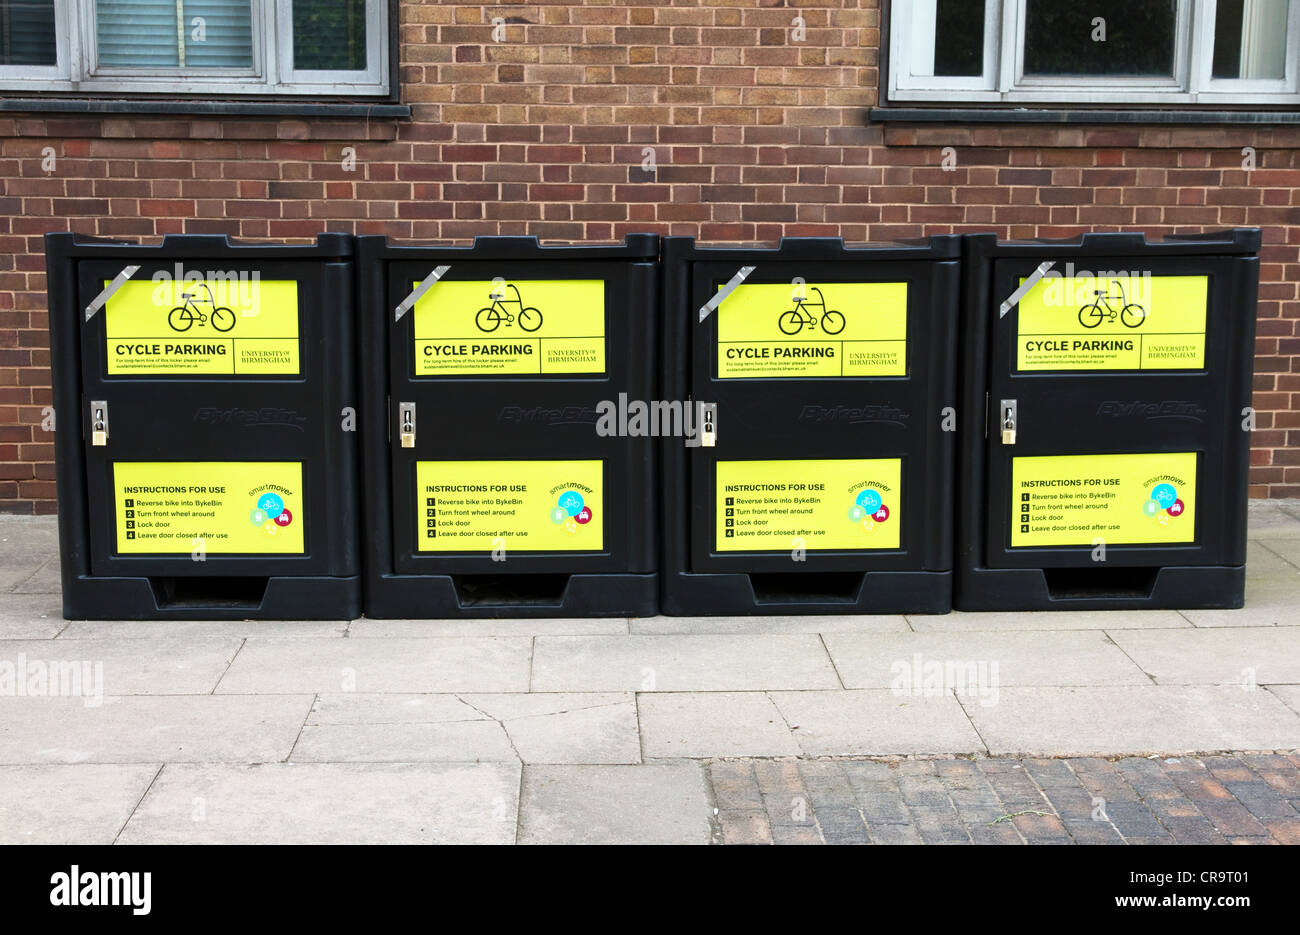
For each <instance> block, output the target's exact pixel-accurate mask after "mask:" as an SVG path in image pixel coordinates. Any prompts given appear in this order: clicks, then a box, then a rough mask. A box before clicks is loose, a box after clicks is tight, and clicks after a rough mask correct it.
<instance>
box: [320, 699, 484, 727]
mask: <svg viewBox="0 0 1300 935" xmlns="http://www.w3.org/2000/svg"><path fill="white" fill-rule="evenodd" d="M486 720H490V718H489V717H488V716H487V715H486V714H484V713H483V712H481V711H476V710H475V709H474V708H472V707H470V706H469V705H468V704H466V703H465V702H464V701H461V699H460V698H459V697H458V696H456V695H400V694H368V693H364V692H340V693H331V694H321V695H317V696H316V703H315V704H314V705H313V706H312V709H311V715H310V716H309V717H308V718H307V723H308V724H309V725H316V726H330V725H351V724H448V723H452V722H455V721H486Z"/></svg>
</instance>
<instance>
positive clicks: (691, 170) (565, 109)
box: [0, 0, 1300, 512]
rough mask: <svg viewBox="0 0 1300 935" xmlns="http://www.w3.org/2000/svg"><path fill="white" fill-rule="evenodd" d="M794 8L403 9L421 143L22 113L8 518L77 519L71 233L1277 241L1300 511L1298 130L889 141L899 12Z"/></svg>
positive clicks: (10, 342)
mask: <svg viewBox="0 0 1300 935" xmlns="http://www.w3.org/2000/svg"><path fill="white" fill-rule="evenodd" d="M774 2H775V0H717V2H704V0H701V2H698V3H696V2H681V0H678V2H675V3H673V4H672V5H663V4H657V3H649V2H647V3H644V4H630V3H591V4H585V5H584V4H581V3H563V2H556V3H538V4H518V5H508V6H488V7H483V6H474V5H460V4H453V3H446V2H434V0H428V2H416V0H403V2H402V4H401V25H400V31H401V52H400V55H401V58H400V61H401V80H402V99H403V101H404V102H407V103H409V104H411V105H412V106H413V109H414V117H413V119H412V120H411V121H410V122H405V121H391V120H370V121H366V120H350V121H335V122H330V121H322V120H310V119H279V120H266V119H251V118H249V119H237V118H219V119H214V118H196V119H154V118H138V119H137V118H125V117H111V118H103V119H101V118H89V117H76V118H69V117H54V116H39V115H33V116H6V117H3V118H0V184H2V185H3V193H2V194H0V206H2V207H3V210H2V211H0V215H2V216H0V509H5V510H18V511H22V512H29V511H36V512H49V511H51V510H53V509H54V496H55V492H54V481H53V477H54V472H53V467H52V464H51V458H52V456H53V445H52V443H51V439H50V436H49V435H48V434H47V433H46V432H44V431H43V430H42V428H41V420H42V408H43V407H45V406H48V405H49V403H50V390H49V382H50V379H49V370H48V364H49V352H48V350H47V347H48V338H47V334H46V328H47V321H46V314H45V291H44V290H45V281H44V280H45V277H44V273H43V269H44V260H43V256H42V243H41V235H42V234H44V233H45V232H46V231H51V230H68V229H71V230H76V231H81V232H84V233H87V234H95V235H100V236H118V237H132V238H143V239H146V240H150V239H155V238H157V237H159V236H161V235H162V234H166V233H172V232H188V233H212V232H219V233H228V234H231V235H235V236H239V237H244V238H251V239H260V238H276V239H281V238H310V237H312V236H313V235H314V234H315V233H316V232H318V231H320V230H324V229H330V230H346V231H356V232H358V233H363V232H365V233H385V234H388V235H390V236H393V237H397V238H403V239H407V238H414V239H421V240H429V239H440V240H457V241H461V240H465V239H468V238H471V237H473V236H474V235H476V234H497V233H502V234H523V233H528V234H536V235H539V236H541V237H543V238H546V239H552V240H587V241H601V240H610V239H615V238H621V237H622V236H623V234H625V233H627V232H631V231H640V230H652V231H660V232H662V233H675V234H693V235H696V236H699V237H702V238H704V239H706V240H713V241H717V240H727V241H738V240H743V241H765V242H769V243H770V242H773V241H775V240H776V239H777V238H778V237H780V236H781V235H783V234H804V235H809V234H822V235H825V234H830V235H838V236H843V237H845V238H846V239H849V240H855V241H858V240H889V239H892V238H896V237H902V236H908V237H910V236H917V235H921V234H926V233H942V232H949V231H965V230H995V231H997V232H998V233H1000V234H1002V235H1004V236H1012V237H1028V236H1040V235H1041V236H1066V235H1070V234H1074V233H1077V232H1079V231H1085V230H1091V229H1103V228H1116V227H1123V228H1129V229H1140V230H1145V231H1148V232H1150V233H1153V234H1154V233H1161V232H1171V231H1194V230H1205V229H1211V228H1218V227H1228V226H1233V225H1257V226H1259V227H1262V228H1263V229H1264V244H1265V246H1264V253H1263V263H1262V284H1261V289H1260V307H1259V339H1258V345H1257V359H1256V365H1255V369H1256V374H1257V375H1256V377H1255V389H1256V394H1255V407H1256V408H1257V410H1258V411H1259V420H1258V426H1259V431H1257V432H1256V433H1255V435H1254V438H1253V441H1254V446H1255V447H1254V451H1253V453H1252V463H1253V465H1254V467H1253V469H1252V477H1251V479H1252V486H1251V493H1252V495H1255V496H1300V444H1298V443H1300V332H1297V330H1296V323H1297V320H1298V319H1300V296H1298V295H1297V287H1296V283H1297V281H1300V193H1298V191H1297V189H1298V187H1300V154H1298V153H1297V146H1298V144H1300V128H1268V127H1264V128H1250V127H1224V128H1219V127H1211V128H1201V129H1190V128H1169V127H1163V128H1156V127H1151V128H1137V127H1135V128H1114V127H1069V128H1057V127H1043V126H1016V127H1005V128H999V127H946V126H945V127H912V128H909V127H895V126H892V125H891V126H890V127H883V126H879V125H877V126H867V125H866V122H865V121H866V109H867V108H868V107H870V106H872V105H874V104H875V103H876V102H877V86H878V64H879V62H880V45H881V32H880V15H879V10H878V7H879V2H878V0H801V2H799V3H798V4H796V5H793V6H773V5H772V4H773V3H774ZM795 15H802V16H804V18H805V20H806V24H807V27H808V31H807V37H806V40H805V41H802V42H796V41H794V40H793V37H792V35H791V29H790V26H791V20H792V19H793V17H794V16H795ZM494 16H505V17H507V18H508V21H509V23H510V25H508V26H507V30H506V31H507V35H506V41H504V42H499V43H498V42H494V41H492V36H491V29H492V27H491V19H492V17H494ZM945 146H952V147H954V149H955V150H956V158H957V164H956V167H955V170H954V171H950V172H945V171H943V170H942V169H941V167H940V164H939V163H940V158H941V155H940V153H941V150H942V148H943V147H945ZM1244 146H1252V147H1254V148H1255V149H1256V151H1257V155H1256V161H1257V162H1256V164H1257V169H1256V170H1255V171H1254V172H1252V173H1250V174H1247V173H1246V172H1244V171H1243V170H1242V155H1241V149H1242V147H1244ZM45 147H52V148H53V150H54V152H55V154H56V167H55V169H54V171H52V172H46V171H44V170H43V168H42V150H43V149H44V148H45ZM345 147H354V148H355V153H356V165H355V169H354V171H347V170H346V169H345V167H344V165H343V157H344V148H345ZM646 147H651V148H653V150H654V153H655V160H656V163H657V166H658V169H657V172H656V173H655V174H654V175H653V176H648V175H647V174H646V173H644V172H643V171H642V169H641V165H642V161H643V159H644V150H645V148H646Z"/></svg>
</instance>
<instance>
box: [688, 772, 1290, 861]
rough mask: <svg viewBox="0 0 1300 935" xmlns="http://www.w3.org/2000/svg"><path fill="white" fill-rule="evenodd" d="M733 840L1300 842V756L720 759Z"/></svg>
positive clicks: (715, 777) (719, 789)
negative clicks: (887, 759) (889, 759)
mask: <svg viewBox="0 0 1300 935" xmlns="http://www.w3.org/2000/svg"><path fill="white" fill-rule="evenodd" d="M709 777H710V780H711V782H712V785H713V792H714V795H715V797H716V805H717V808H718V820H719V824H720V826H721V832H722V842H723V843H724V844H1300V755H1297V754H1290V755H1279V754H1267V755H1251V754H1239V755H1233V756H1205V757H1171V758H1153V759H1147V758H1141V757H1126V758H1120V759H1100V758H1093V757H1077V758H1070V759H1030V758H1024V759H1017V758H1014V757H998V758H986V759H924V760H922V759H916V760H891V761H886V760H866V759H853V760H846V759H836V760H795V759H781V760H754V759H743V760H741V759H734V760H731V759H729V760H712V761H711V762H710V764H709Z"/></svg>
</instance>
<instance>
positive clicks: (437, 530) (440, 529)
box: [415, 461, 605, 557]
mask: <svg viewBox="0 0 1300 935" xmlns="http://www.w3.org/2000/svg"><path fill="white" fill-rule="evenodd" d="M415 479H416V488H417V496H416V525H417V528H418V529H419V545H418V547H417V550H418V551H421V552H491V551H495V550H498V549H499V550H502V555H504V556H507V557H508V555H509V553H510V552H511V551H519V552H598V551H600V550H601V549H602V548H603V547H604V541H603V537H604V526H605V504H604V500H603V495H604V465H603V463H602V462H600V461H419V462H417V463H416V466H415Z"/></svg>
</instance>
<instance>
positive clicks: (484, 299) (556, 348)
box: [411, 279, 605, 376]
mask: <svg viewBox="0 0 1300 935" xmlns="http://www.w3.org/2000/svg"><path fill="white" fill-rule="evenodd" d="M417 285H419V283H412V284H411V287H412V288H415V286H417ZM414 314H415V375H416V376H433V375H437V374H447V373H493V374H501V373H604V372H605V283H604V281H603V280H600V279H569V280H544V279H517V280H512V281H509V282H507V281H505V280H493V281H491V282H489V281H478V282H436V283H434V284H433V286H432V287H430V289H429V291H428V292H426V293H425V294H424V295H423V296H421V297H420V300H419V301H418V302H416V303H415V313H414Z"/></svg>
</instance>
